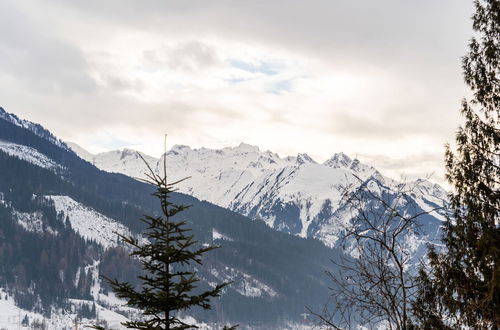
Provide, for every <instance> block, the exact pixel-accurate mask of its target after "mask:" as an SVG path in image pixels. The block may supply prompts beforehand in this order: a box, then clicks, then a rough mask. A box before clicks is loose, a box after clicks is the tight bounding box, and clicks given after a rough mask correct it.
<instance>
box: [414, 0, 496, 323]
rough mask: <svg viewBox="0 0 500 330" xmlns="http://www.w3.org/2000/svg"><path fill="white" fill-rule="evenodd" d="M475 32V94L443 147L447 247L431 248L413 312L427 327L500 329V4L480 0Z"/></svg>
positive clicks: (470, 79) (470, 62)
mask: <svg viewBox="0 0 500 330" xmlns="http://www.w3.org/2000/svg"><path fill="white" fill-rule="evenodd" d="M474 5H475V13H474V15H473V17H472V19H473V28H474V31H475V32H476V35H475V37H474V38H472V39H471V41H470V44H469V53H468V54H467V55H466V56H464V58H463V71H464V78H465V82H466V83H467V85H468V86H469V87H470V89H471V91H472V99H471V100H464V101H463V104H462V110H461V112H462V114H463V116H464V117H465V124H464V125H463V126H462V127H460V128H459V130H458V132H457V135H456V148H454V149H453V148H452V147H450V146H447V148H446V172H447V173H446V176H447V180H448V181H449V183H450V184H451V186H452V193H451V195H450V197H451V203H450V206H451V210H452V212H453V216H451V217H450V218H449V219H448V220H447V221H446V223H445V225H444V233H443V242H444V248H443V249H442V250H438V249H436V248H433V247H430V248H429V253H428V257H429V260H428V261H429V264H428V266H427V267H424V268H422V269H421V271H420V275H419V279H420V287H419V296H418V299H417V301H416V302H415V304H414V311H415V315H416V316H417V317H418V319H419V322H420V325H421V327H422V328H425V329H456V328H462V327H469V328H473V329H500V189H499V188H500V120H499V117H500V81H499V76H500V73H499V62H500V46H499V44H500V1H499V0H476V1H475V2H474Z"/></svg>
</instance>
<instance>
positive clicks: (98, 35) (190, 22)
mask: <svg viewBox="0 0 500 330" xmlns="http://www.w3.org/2000/svg"><path fill="white" fill-rule="evenodd" d="M471 7H472V5H471V4H470V3H469V1H466V0H458V1H457V0H444V1H432V0H422V1H418V2H415V1H414V2H405V1H398V0H388V1H385V2H370V1H361V2H360V1H357V2H356V1H348V0H339V1H329V0H313V1H299V0H287V1H284V0H277V1H268V2H262V1H246V2H234V1H230V0H217V1H210V2H208V1H201V0H200V1H189V2H188V1H175V2H173V1H160V2H158V1H152V0H144V1H140V2H137V1H123V0H120V1H118V0H109V1H98V0H87V1H72V2H68V1H60V0H50V1H49V0H46V1H22V2H21V1H4V2H2V3H0V28H1V29H2V31H8V32H6V33H3V34H2V36H1V37H0V58H2V61H1V62H0V102H1V104H2V105H4V106H5V107H6V108H7V109H8V110H10V111H13V112H16V113H17V114H18V115H20V116H23V117H26V118H29V119H31V120H34V121H38V122H40V123H42V124H43V125H45V126H47V127H48V128H49V129H51V130H53V131H54V132H55V133H56V134H58V135H60V136H61V137H62V138H64V139H69V140H74V141H76V142H78V143H80V144H82V145H83V146H84V147H88V148H89V149H94V150H99V151H101V150H102V149H106V148H110V147H112V146H115V145H124V144H129V145H130V146H136V147H138V148H142V150H143V151H145V152H149V153H152V154H157V153H158V152H159V151H155V150H160V151H161V150H162V147H161V136H163V134H164V133H165V132H168V133H169V134H170V136H172V138H171V140H172V143H180V144H189V145H193V146H208V147H215V148H218V147H223V146H225V145H227V144H237V143H239V142H240V141H245V142H248V143H252V144H257V145H259V146H261V148H262V149H271V150H274V151H277V152H279V153H280V154H296V153H298V152H307V153H309V154H311V155H312V156H314V157H315V158H316V159H318V160H319V161H321V160H324V159H326V158H328V157H329V156H331V154H333V153H334V152H338V151H344V152H346V153H348V154H351V155H353V154H360V155H361V154H362V155H364V156H363V157H365V159H367V160H368V161H371V160H372V161H373V162H375V165H377V164H378V165H379V166H381V167H383V168H385V169H386V170H387V171H388V172H389V174H390V173H396V172H397V173H399V172H401V171H408V172H411V173H423V172H426V171H428V170H429V169H431V168H432V167H433V166H434V167H440V166H441V167H442V165H441V160H438V158H439V157H437V156H436V155H438V154H440V152H441V149H442V145H443V144H444V142H445V141H449V140H452V139H453V133H454V131H455V127H456V126H457V125H458V122H459V116H458V105H459V102H460V98H461V97H462V96H463V95H464V93H465V89H464V87H463V83H462V78H461V73H460V56H462V55H463V53H464V52H465V46H466V43H467V39H468V37H469V35H470V34H471V31H470V30H471V28H470V22H469V17H470V13H471ZM92 136H94V137H92ZM113 136H114V137H115V138H112V137H113ZM95 137H97V138H95ZM418 157H420V158H418ZM425 157H427V158H428V159H429V162H426V161H425ZM387 159H390V160H391V161H390V162H389V161H387ZM398 166H399V168H398Z"/></svg>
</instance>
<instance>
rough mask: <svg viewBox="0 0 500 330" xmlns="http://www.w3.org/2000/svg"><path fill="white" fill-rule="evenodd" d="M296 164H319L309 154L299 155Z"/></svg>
mask: <svg viewBox="0 0 500 330" xmlns="http://www.w3.org/2000/svg"><path fill="white" fill-rule="evenodd" d="M296 159H297V160H296V162H297V164H299V165H302V164H317V163H316V161H315V160H314V159H312V158H311V157H310V156H309V155H308V154H302V153H301V154H298V155H297V157H296Z"/></svg>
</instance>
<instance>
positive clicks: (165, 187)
mask: <svg viewBox="0 0 500 330" xmlns="http://www.w3.org/2000/svg"><path fill="white" fill-rule="evenodd" d="M148 177H149V180H148V181H146V182H149V183H151V184H153V185H154V186H155V187H156V191H155V192H154V193H153V196H155V197H156V198H158V200H159V201H160V205H161V211H162V215H160V216H144V217H143V219H141V220H142V221H144V222H145V223H146V224H147V230H146V233H145V234H144V236H145V238H147V240H148V242H143V241H140V240H138V239H137V238H135V237H133V236H128V237H126V236H121V238H122V239H123V241H124V242H125V243H127V244H129V245H130V246H131V247H132V248H133V252H132V253H131V254H130V255H131V256H136V257H138V258H139V260H140V262H141V264H142V267H143V269H144V275H142V276H139V279H140V280H141V281H142V285H141V289H140V290H139V291H138V290H136V289H135V288H134V287H133V286H132V285H131V284H130V283H129V282H119V281H117V280H109V279H108V281H109V282H110V285H111V287H112V289H113V291H114V292H115V293H116V295H117V296H118V297H120V298H123V299H125V300H127V304H128V305H129V306H132V307H135V308H138V309H140V310H142V312H143V316H144V320H142V321H131V322H125V323H124V325H125V326H126V327H128V328H133V329H189V328H196V326H194V325H190V324H186V323H185V322H183V321H181V320H180V319H179V318H178V312H180V311H184V310H187V309H189V308H191V307H195V306H199V307H201V308H204V309H210V304H209V299H210V298H211V297H217V296H219V295H220V293H221V291H222V289H223V288H224V287H225V286H226V285H228V284H229V283H224V284H219V285H217V286H215V288H213V289H212V290H208V291H204V292H201V293H196V294H194V293H193V290H195V289H196V284H197V282H198V279H197V277H196V273H195V272H194V271H193V270H192V267H188V266H190V265H191V266H192V265H193V264H201V256H202V255H203V254H204V253H205V252H208V251H211V250H213V249H215V248H217V247H214V246H208V247H202V248H195V244H196V243H197V241H195V240H194V238H193V236H192V235H189V234H188V232H189V231H190V229H188V228H186V221H178V220H176V219H173V217H174V216H176V215H177V214H178V213H179V212H182V211H183V210H185V209H187V208H188V207H189V206H185V205H175V204H173V203H171V202H170V195H171V193H172V192H174V191H175V189H174V186H175V184H177V183H179V182H180V181H178V182H175V183H168V182H167V177H166V175H164V176H163V177H161V176H159V175H156V174H155V173H154V172H153V171H152V170H151V169H150V174H149V175H148ZM181 181H182V180H181Z"/></svg>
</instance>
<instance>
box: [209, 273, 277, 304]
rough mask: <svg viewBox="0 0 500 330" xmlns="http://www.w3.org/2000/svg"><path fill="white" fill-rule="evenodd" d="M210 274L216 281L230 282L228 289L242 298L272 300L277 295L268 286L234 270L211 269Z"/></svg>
mask: <svg viewBox="0 0 500 330" xmlns="http://www.w3.org/2000/svg"><path fill="white" fill-rule="evenodd" d="M210 273H211V274H212V275H213V276H214V277H215V278H216V279H217V281H222V282H232V283H231V284H230V286H229V287H230V288H232V289H233V290H235V291H236V292H238V293H239V294H241V295H242V296H246V297H262V296H264V295H267V296H268V297H271V298H272V297H275V296H277V294H278V293H277V292H276V291H274V290H273V289H272V288H271V287H270V286H268V285H266V284H264V283H262V282H260V281H259V280H257V279H255V278H253V277H252V276H251V275H249V274H247V273H244V272H242V271H240V270H238V269H235V268H231V267H225V268H224V269H215V268H211V269H210ZM214 285H215V284H214Z"/></svg>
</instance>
